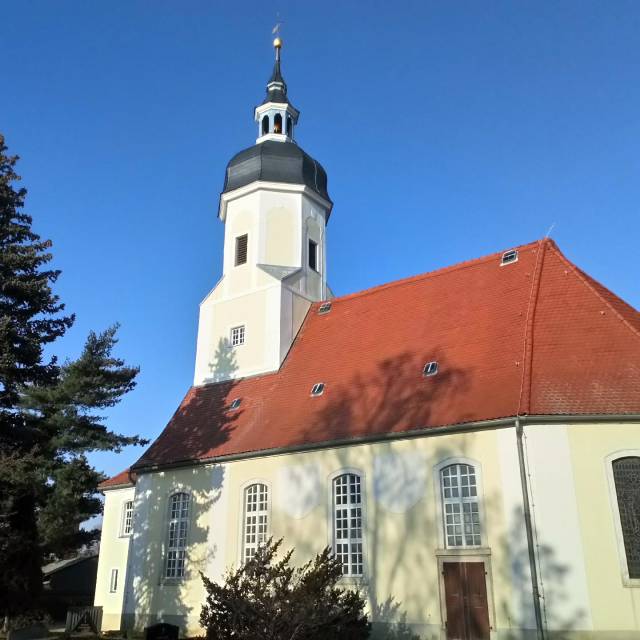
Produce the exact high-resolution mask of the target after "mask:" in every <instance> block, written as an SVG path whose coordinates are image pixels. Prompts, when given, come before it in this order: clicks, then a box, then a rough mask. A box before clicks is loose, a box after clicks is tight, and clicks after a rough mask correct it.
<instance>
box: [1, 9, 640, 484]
mask: <svg viewBox="0 0 640 640" xmlns="http://www.w3.org/2000/svg"><path fill="white" fill-rule="evenodd" d="M277 12H279V13H280V16H281V19H282V20H283V21H284V26H283V37H284V41H285V46H284V50H283V72H284V76H285V79H286V80H287V83H288V85H289V95H290V97H291V99H292V102H293V103H294V104H295V106H296V107H298V108H299V109H300V110H301V112H302V114H301V117H300V123H299V126H298V128H297V132H296V133H297V139H298V142H299V144H300V145H301V146H302V147H303V148H304V149H305V150H306V151H307V152H309V153H310V154H311V155H313V156H314V157H315V158H317V159H318V160H319V161H320V162H321V163H322V164H323V165H324V167H325V168H326V170H327V172H328V175H329V189H330V194H331V196H332V198H333V200H334V203H335V206H334V211H333V215H332V217H331V222H330V224H329V230H328V238H329V240H328V254H329V255H328V269H329V280H330V283H331V286H332V287H333V289H334V291H335V292H336V293H337V294H338V295H340V294H344V293H349V292H353V291H357V290H360V289H363V288H367V287H370V286H373V285H376V284H381V283H383V282H388V281H391V280H394V279H397V278H401V277H404V276H409V275H413V274H416V273H422V272H425V271H430V270H432V269H436V268H439V267H442V266H446V265H449V264H453V263H455V262H459V261H461V260H467V259H470V258H474V257H478V256H481V255H484V254H486V253H490V252H494V251H499V250H504V249H507V248H509V247H511V246H513V245H517V244H522V243H525V242H529V241H531V240H534V239H537V238H540V237H542V236H544V235H545V234H546V232H547V230H548V229H549V228H550V227H551V225H555V226H554V228H553V232H552V236H553V237H554V238H555V240H556V242H558V244H559V245H560V248H561V249H562V250H563V251H564V252H565V253H566V254H567V256H568V257H569V258H570V259H572V260H573V261H575V262H576V263H577V264H578V265H579V266H581V267H582V268H584V269H585V270H587V271H588V272H589V273H590V274H591V275H593V276H594V277H595V278H597V279H598V280H600V281H601V282H603V283H604V284H605V285H607V286H608V287H610V288H611V289H612V290H613V291H614V292H616V293H617V294H618V295H620V296H622V297H623V298H624V299H625V300H627V301H628V302H630V303H631V304H633V305H634V306H636V307H640V278H639V277H638V273H639V270H638V265H637V261H638V232H639V228H640V223H639V219H640V216H639V213H640V211H639V209H640V205H639V203H640V179H639V174H640V154H639V151H638V150H639V149H640V83H638V78H639V77H640V47H639V45H638V33H639V32H640V3H638V2H633V1H628V2H625V1H617V0H616V1H614V2H605V1H601V2H591V1H588V0H580V1H577V0H576V1H574V2H569V1H559V2H550V1H549V2H499V1H492V2H477V1H469V2H463V1H458V2H448V1H447V2H445V1H444V0H443V1H441V2H415V3H414V2H393V3H389V2H368V3H365V2H353V1H351V2H344V1H342V2H321V3H307V2H299V1H296V2H293V1H291V2H277V3H273V4H270V3H265V2H260V3H258V2H247V3H245V2H235V3H227V2H224V3H223V2H211V1H209V2H200V1H196V0H193V1H189V2H178V1H177V0H176V1H174V2H166V1H161V0H156V1H153V2H152V1H151V0H149V1H146V2H138V1H133V0H128V1H126V2H124V1H116V2H108V3H106V2H105V3H98V2H80V1H79V0H78V1H74V2H71V1H68V0H60V1H57V2H52V1H49V2H32V1H23V2H13V3H5V4H4V5H3V8H2V22H0V43H1V44H2V49H3V60H4V65H3V82H2V89H3V90H2V99H0V130H1V131H2V132H3V133H4V134H5V136H6V138H7V143H8V144H9V147H10V151H11V152H14V153H18V154H20V155H21V157H22V160H21V162H20V165H19V170H20V173H21V175H22V176H23V178H24V184H25V186H27V187H28V189H29V196H28V200H27V205H28V206H27V210H28V211H29V213H31V214H32V215H33V217H34V227H35V229H36V231H37V232H39V233H40V234H41V235H42V236H44V237H48V238H51V239H52V240H53V242H54V247H53V251H54V255H55V265H56V266H57V267H58V268H60V269H62V270H63V275H62V277H61V279H60V281H59V283H58V285H57V287H56V291H57V292H58V293H59V294H60V296H61V297H62V299H63V300H64V301H65V302H66V304H67V307H68V309H69V310H71V311H74V312H76V313H77V316H78V319H77V322H76V325H75V327H74V328H73V329H72V330H71V331H70V332H69V333H68V335H67V336H66V337H65V338H64V339H63V340H61V341H60V342H59V343H58V344H57V346H56V350H57V352H58V353H59V354H60V355H61V356H62V357H63V358H64V357H73V356H75V355H77V354H78V351H79V349H80V348H81V345H82V343H83V341H84V338H85V336H86V334H87V332H88V331H89V330H90V329H95V330H100V329H103V328H105V327H106V326H108V325H110V324H111V323H113V322H116V321H118V322H120V323H121V324H122V329H121V332H120V337H121V341H120V344H119V349H118V353H119V354H120V355H122V356H124V357H125V358H126V360H127V361H128V362H130V363H133V364H139V365H140V366H141V368H142V372H141V374H140V377H139V386H138V388H137V389H136V390H135V391H134V392H133V393H131V394H130V395H129V396H128V397H127V398H126V399H125V400H124V402H123V403H122V404H121V405H120V406H119V407H117V408H116V409H115V410H114V411H112V412H111V414H110V418H111V421H110V424H111V426H112V427H113V428H117V429H120V430H122V431H123V432H125V433H140V434H143V435H145V436H147V437H150V438H153V437H154V436H156V435H157V434H158V433H159V432H160V430H161V429H162V428H163V426H164V425H165V423H166V421H167V420H168V418H169V417H170V416H171V414H172V413H173V411H174V410H175V408H176V407H177V405H178V403H179V401H180V399H181V398H182V396H183V395H184V393H185V391H186V390H187V388H188V387H189V385H190V383H191V380H192V375H193V364H194V354H195V337H196V329H197V309H198V303H199V301H200V300H201V299H202V298H203V296H204V295H205V294H206V292H207V291H208V290H209V289H210V288H211V287H212V286H213V284H214V283H215V282H216V280H217V279H218V277H219V274H220V271H221V265H222V259H221V250H222V233H223V227H222V224H221V223H220V222H219V221H218V220H217V204H218V196H219V192H220V190H221V187H222V181H223V176H224V168H225V165H226V162H227V161H228V160H229V158H230V157H231V156H232V155H233V154H234V153H235V152H237V151H239V150H240V149H242V148H245V147H247V146H250V145H251V144H253V142H254V140H255V135H256V128H255V126H254V124H253V120H252V109H253V106H254V105H256V104H257V103H259V102H260V101H261V100H262V98H263V95H264V86H265V82H266V80H267V78H268V76H269V74H270V71H271V66H272V49H271V27H272V26H273V24H274V22H275V20H276V13H277ZM587 348H588V347H587ZM140 453H141V450H140V449H131V450H127V451H126V452H124V453H123V454H121V455H120V456H115V455H113V454H100V455H96V456H94V457H93V460H94V462H95V463H96V465H97V466H98V467H99V468H101V469H103V470H104V471H106V472H107V473H110V474H113V473H116V472H118V471H120V470H121V469H122V468H124V467H126V466H127V465H129V464H130V463H132V462H133V461H134V460H135V459H136V458H137V456H138V455H139V454H140Z"/></svg>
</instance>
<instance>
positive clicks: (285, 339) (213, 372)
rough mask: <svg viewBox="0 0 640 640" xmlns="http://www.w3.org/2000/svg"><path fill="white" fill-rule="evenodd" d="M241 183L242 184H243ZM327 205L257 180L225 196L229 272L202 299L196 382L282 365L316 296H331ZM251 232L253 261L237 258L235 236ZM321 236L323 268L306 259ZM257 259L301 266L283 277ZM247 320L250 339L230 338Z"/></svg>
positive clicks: (250, 256)
mask: <svg viewBox="0 0 640 640" xmlns="http://www.w3.org/2000/svg"><path fill="white" fill-rule="evenodd" d="M238 191H241V190H238ZM325 219H326V208H325V207H323V206H321V205H320V204H319V203H318V202H317V200H315V199H313V198H312V197H310V196H309V195H307V194H306V193H303V190H302V188H300V189H299V190H298V191H296V190H295V189H294V190H292V189H291V187H289V188H287V189H284V188H283V189H277V188H273V187H269V188H259V189H254V190H252V191H249V192H247V193H244V194H242V195H239V196H238V197H229V201H228V202H227V204H226V216H225V224H226V227H225V239H224V257H223V277H222V279H221V280H220V282H219V283H218V284H217V285H216V287H215V288H214V289H213V291H211V292H210V293H209V294H208V295H207V296H206V298H205V299H204V300H203V302H202V304H201V305H200V316H199V325H198V338H197V347H196V366H195V373H194V384H196V385H201V384H207V383H209V382H215V381H221V380H227V379H231V378H240V377H246V376H251V375H256V374H260V373H266V372H269V371H276V370H277V369H278V368H279V367H280V365H281V364H282V361H283V360H284V358H285V357H286V355H287V353H288V352H289V349H290V347H291V344H292V342H293V340H294V339H295V336H296V335H297V333H298V330H299V329H300V325H301V324H302V321H303V320H304V316H305V315H306V312H307V310H308V308H309V305H310V302H311V301H312V300H319V299H321V298H323V297H325V296H326V286H325V285H326V275H325V274H326V268H325V266H326V251H325V247H324V242H325ZM243 234H248V252H247V263H246V264H244V265H239V266H237V267H236V266H235V265H234V260H235V241H236V238H237V237H238V236H241V235H243ZM309 238H311V239H313V240H314V241H315V242H317V243H318V254H319V255H318V266H319V272H316V271H314V270H312V269H310V268H309V267H308V255H307V252H308V240H309ZM258 265H270V266H275V267H283V268H289V269H299V271H298V272H297V273H294V274H292V275H291V277H290V278H289V279H287V278H286V277H285V278H284V280H280V279H279V277H277V276H276V275H271V274H269V273H267V272H266V271H265V270H264V269H263V268H261V267H260V266H258ZM239 325H244V326H245V344H243V345H241V346H238V347H236V348H233V349H232V348H231V347H230V346H228V345H227V343H228V342H229V339H230V331H231V328H232V327H235V326H239Z"/></svg>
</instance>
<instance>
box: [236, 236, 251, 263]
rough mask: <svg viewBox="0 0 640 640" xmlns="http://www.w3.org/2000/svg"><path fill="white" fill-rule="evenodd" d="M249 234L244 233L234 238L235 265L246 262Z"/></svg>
mask: <svg viewBox="0 0 640 640" xmlns="http://www.w3.org/2000/svg"><path fill="white" fill-rule="evenodd" d="M248 243H249V236H248V235H247V234H246V233H245V234H244V235H243V236H238V237H237V238H236V267H237V266H239V265H241V264H245V263H246V262H247V246H248Z"/></svg>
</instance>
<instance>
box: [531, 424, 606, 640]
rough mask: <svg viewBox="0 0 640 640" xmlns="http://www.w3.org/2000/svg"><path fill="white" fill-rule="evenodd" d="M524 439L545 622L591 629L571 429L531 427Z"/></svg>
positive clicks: (558, 626) (564, 627)
mask: <svg viewBox="0 0 640 640" xmlns="http://www.w3.org/2000/svg"><path fill="white" fill-rule="evenodd" d="M524 434H525V435H524V445H525V454H526V462H527V467H528V471H529V477H530V479H531V482H530V491H531V495H530V500H531V505H532V514H533V518H534V520H533V525H534V529H535V533H536V538H537V540H536V542H537V555H538V566H539V568H540V582H541V584H540V587H541V591H542V596H543V618H544V622H545V623H546V626H547V627H548V628H549V629H550V630H554V629H558V630H568V629H571V630H591V629H593V623H592V618H591V607H590V601H589V593H588V587H587V578H586V569H585V559H584V550H583V545H582V533H581V529H580V521H579V517H578V505H577V500H576V493H575V481H574V476H573V465H572V458H571V449H570V445H569V438H568V435H567V427H566V426H564V425H530V426H527V427H526V428H525V429H524ZM559 594H561V597H560V595H559Z"/></svg>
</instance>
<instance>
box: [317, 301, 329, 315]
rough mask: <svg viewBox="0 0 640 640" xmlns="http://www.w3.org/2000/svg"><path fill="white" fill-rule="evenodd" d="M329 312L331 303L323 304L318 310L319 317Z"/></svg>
mask: <svg viewBox="0 0 640 640" xmlns="http://www.w3.org/2000/svg"><path fill="white" fill-rule="evenodd" d="M329 311H331V303H330V302H323V303H322V304H321V305H320V307H319V308H318V315H319V316H321V315H324V314H325V313H329Z"/></svg>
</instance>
